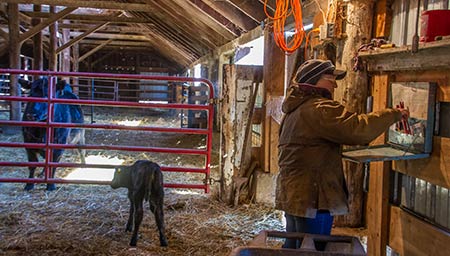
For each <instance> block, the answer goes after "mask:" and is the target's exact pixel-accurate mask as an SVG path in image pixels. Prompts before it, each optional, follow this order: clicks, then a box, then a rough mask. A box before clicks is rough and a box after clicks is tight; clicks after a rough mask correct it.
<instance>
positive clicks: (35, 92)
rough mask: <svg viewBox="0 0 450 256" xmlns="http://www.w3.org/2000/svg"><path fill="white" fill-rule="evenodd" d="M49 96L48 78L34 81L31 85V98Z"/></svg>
mask: <svg viewBox="0 0 450 256" xmlns="http://www.w3.org/2000/svg"><path fill="white" fill-rule="evenodd" d="M47 95H48V79H47V78H46V77H44V78H39V79H37V80H34V81H33V83H32V84H31V90H30V96H31V97H40V98H43V97H47Z"/></svg>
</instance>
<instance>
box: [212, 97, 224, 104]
mask: <svg viewBox="0 0 450 256" xmlns="http://www.w3.org/2000/svg"><path fill="white" fill-rule="evenodd" d="M221 101H222V99H219V98H215V99H209V104H219V103H220V102H221Z"/></svg>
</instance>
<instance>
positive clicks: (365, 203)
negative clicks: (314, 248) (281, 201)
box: [0, 0, 450, 255]
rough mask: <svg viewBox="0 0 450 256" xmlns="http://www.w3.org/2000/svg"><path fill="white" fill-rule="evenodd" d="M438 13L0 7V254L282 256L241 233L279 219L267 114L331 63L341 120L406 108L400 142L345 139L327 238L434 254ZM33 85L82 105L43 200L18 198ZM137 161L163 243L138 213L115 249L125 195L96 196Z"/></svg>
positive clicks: (6, 2)
mask: <svg viewBox="0 0 450 256" xmlns="http://www.w3.org/2000/svg"><path fill="white" fill-rule="evenodd" d="M449 5H450V1H448V0H433V1H430V0H411V1H408V0H380V1H372V0H298V1H297V0H295V1H281V0H173V1H160V0H158V1H145V0H113V1H109V0H90V1H87V0H86V1H73V0H58V1H56V0H3V1H2V2H1V3H0V128H1V133H0V146H1V147H2V153H1V154H0V190H1V191H2V192H1V193H0V194H1V195H0V205H1V207H0V223H1V224H0V227H1V229H0V254H4V255H23V254H25V253H27V254H31V255H46V254H50V253H52V254H53V253H56V254H64V255H66V254H67V255H80V254H83V255H149V254H150V255H261V254H262V253H267V254H264V255H278V254H280V253H283V252H284V251H283V249H282V248H281V243H282V238H280V237H278V238H273V239H268V240H267V241H264V243H261V241H260V240H258V239H257V237H258V234H262V233H260V232H264V231H265V230H271V231H283V230H284V225H285V223H284V219H283V212H281V211H278V210H276V209H274V199H275V198H274V193H275V187H276V178H277V175H278V173H279V166H278V138H279V130H280V124H281V120H282V118H283V113H282V112H281V104H282V102H283V99H284V98H285V96H286V89H287V87H288V85H289V83H290V81H291V79H292V77H293V73H294V72H295V70H296V69H297V67H299V66H300V65H301V64H302V63H303V62H305V61H306V60H309V59H327V60H331V61H332V62H333V63H334V64H335V66H336V67H337V68H339V69H343V70H347V76H346V77H345V78H344V79H343V80H341V81H338V85H339V86H338V88H337V89H336V91H335V95H334V100H336V101H339V102H341V103H342V104H343V105H345V107H346V108H347V109H348V110H349V111H352V112H356V113H369V112H372V111H376V110H381V109H384V108H386V107H395V105H396V104H398V102H404V104H405V105H406V106H408V108H409V109H410V111H411V116H412V117H413V118H412V119H411V120H410V123H411V127H412V131H413V133H414V134H406V135H405V134H404V133H398V132H396V130H395V129H394V130H393V129H389V130H388V131H386V133H384V134H383V135H382V136H380V137H378V138H377V139H376V140H374V141H373V142H371V143H370V144H369V145H362V146H361V147H357V148H354V147H347V146H344V148H343V151H344V152H343V156H344V160H343V166H344V174H345V178H346V183H347V188H348V190H349V207H350V212H349V214H347V215H343V216H337V217H335V219H334V224H333V231H332V235H335V236H338V235H344V236H352V237H355V238H358V239H359V240H358V242H357V243H361V244H362V245H363V247H364V253H365V254H367V255H450V247H449V246H448V245H447V244H449V243H450V192H449V188H450V168H449V167H450V166H449V165H450V162H449V161H450V159H449V158H448V153H447V152H449V151H450V139H449V138H450V122H449V116H450V113H449V111H450V108H449V106H450V77H449V71H450V56H449V55H450V30H449V28H450V18H449V17H450V9H449ZM284 8H286V9H284ZM47 75H48V76H49V77H54V78H56V79H58V80H59V79H65V80H66V81H67V83H69V84H70V85H71V86H72V90H73V93H74V94H76V95H77V96H78V97H79V99H80V102H82V103H83V111H84V115H85V116H84V120H85V125H84V126H83V129H84V130H85V132H86V134H85V140H86V141H85V144H84V145H81V146H72V147H68V148H67V150H66V152H65V153H64V155H63V157H62V159H61V161H60V162H59V165H57V166H58V169H57V172H56V176H57V177H58V180H57V182H59V183H58V184H57V185H58V189H57V190H56V191H51V192H50V191H46V190H45V182H42V184H37V186H36V187H35V189H34V190H33V191H31V192H26V191H24V190H23V186H24V183H25V182H26V178H27V176H28V169H27V166H28V165H27V157H26V152H25V146H24V144H23V143H24V141H23V138H22V133H21V127H23V126H24V124H23V122H22V123H21V120H22V115H23V111H24V109H25V104H26V103H27V102H28V101H26V100H23V98H26V97H27V96H28V93H29V90H27V89H25V88H24V87H23V86H22V84H21V83H19V81H20V79H26V80H30V81H31V80H34V79H37V78H38V77H40V76H47ZM158 77H159V78H158ZM50 80H51V79H50ZM52 83H56V81H54V82H52V81H49V84H50V85H52ZM16 97H20V99H19V100H17V99H16ZM21 99H22V100H21ZM48 125H51V124H48ZM392 145H395V147H394V146H392ZM47 146H48V145H47ZM77 147H79V148H84V149H85V150H86V152H85V153H86V163H81V160H80V158H79V156H78V155H77V154H76V152H75V150H69V149H76V148H77ZM138 159H147V160H152V161H155V162H157V163H159V164H160V165H161V166H162V167H163V171H164V177H165V185H166V198H165V200H166V201H165V205H164V209H165V211H166V222H167V232H168V239H169V247H167V248H162V247H160V246H159V244H158V243H157V241H158V238H157V232H156V228H155V225H154V223H153V222H154V221H153V220H152V218H153V217H151V214H150V211H148V208H147V209H145V213H144V223H143V226H142V227H141V231H140V232H141V235H140V240H139V244H138V246H137V247H136V248H130V247H129V246H128V239H129V236H128V234H125V233H124V232H123V231H124V227H125V222H126V218H127V215H128V207H129V206H128V199H127V195H126V191H125V190H112V189H111V188H110V187H109V186H108V184H109V182H110V180H111V179H112V172H113V171H114V166H117V165H122V164H131V163H132V162H134V161H136V160H138ZM41 161H42V165H37V166H38V167H45V166H47V167H45V168H47V169H48V163H47V162H45V160H42V159H41ZM45 168H44V169H45ZM78 171H80V172H79V173H78ZM94 174H104V176H102V177H100V176H97V175H94ZM41 175H42V176H44V177H47V176H48V175H49V173H48V172H47V173H46V172H45V171H43V173H41ZM77 175H79V176H77ZM80 175H81V176H80ZM91 175H92V176H91ZM42 176H41V177H40V179H43V178H42ZM251 246H253V248H255V246H256V247H257V248H258V250H259V251H258V250H256V249H255V251H251V250H250V249H249V248H252V247H251ZM237 249H240V251H239V250H237ZM344 249H345V250H348V247H335V248H334V250H335V252H342V251H339V250H344ZM246 250H247V251H246ZM265 250H266V251H265ZM239 253H242V254H239ZM245 253H248V254H245ZM252 253H253V254H252ZM258 253H259V254H258ZM303 253H306V252H303V251H297V252H296V254H295V255H309V254H303ZM316 253H317V255H325V254H321V252H316ZM347 253H348V252H347ZM314 255H316V254H314ZM346 255H359V254H357V253H355V254H350V253H348V254H346Z"/></svg>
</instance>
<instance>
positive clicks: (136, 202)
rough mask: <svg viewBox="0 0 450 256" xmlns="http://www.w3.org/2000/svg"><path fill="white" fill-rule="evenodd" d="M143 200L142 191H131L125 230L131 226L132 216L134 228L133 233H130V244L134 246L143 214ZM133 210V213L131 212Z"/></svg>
mask: <svg viewBox="0 0 450 256" xmlns="http://www.w3.org/2000/svg"><path fill="white" fill-rule="evenodd" d="M143 201H144V195H143V193H136V192H134V193H132V202H131V205H132V206H131V208H130V216H129V217H128V222H127V230H128V229H129V228H131V226H132V223H133V220H132V218H133V217H134V230H133V234H132V235H131V240H130V246H136V244H137V240H138V232H139V226H140V225H141V222H142V219H143V216H144V209H143ZM131 212H133V213H134V214H131Z"/></svg>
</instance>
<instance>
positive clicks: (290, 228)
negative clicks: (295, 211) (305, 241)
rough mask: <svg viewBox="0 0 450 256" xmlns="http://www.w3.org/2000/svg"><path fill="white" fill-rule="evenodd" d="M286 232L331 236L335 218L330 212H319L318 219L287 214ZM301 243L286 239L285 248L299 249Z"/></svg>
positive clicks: (296, 240)
mask: <svg viewBox="0 0 450 256" xmlns="http://www.w3.org/2000/svg"><path fill="white" fill-rule="evenodd" d="M284 216H285V217H286V232H298V233H309V234H319V235H330V234H331V227H332V225H333V216H331V215H330V212H329V211H326V210H325V211H324V210H320V211H317V214H316V218H314V219H312V218H304V217H298V216H294V215H290V214H287V213H285V214H284ZM300 244H301V241H299V240H298V239H286V241H285V242H284V245H283V248H292V249H296V248H299V247H300Z"/></svg>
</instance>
